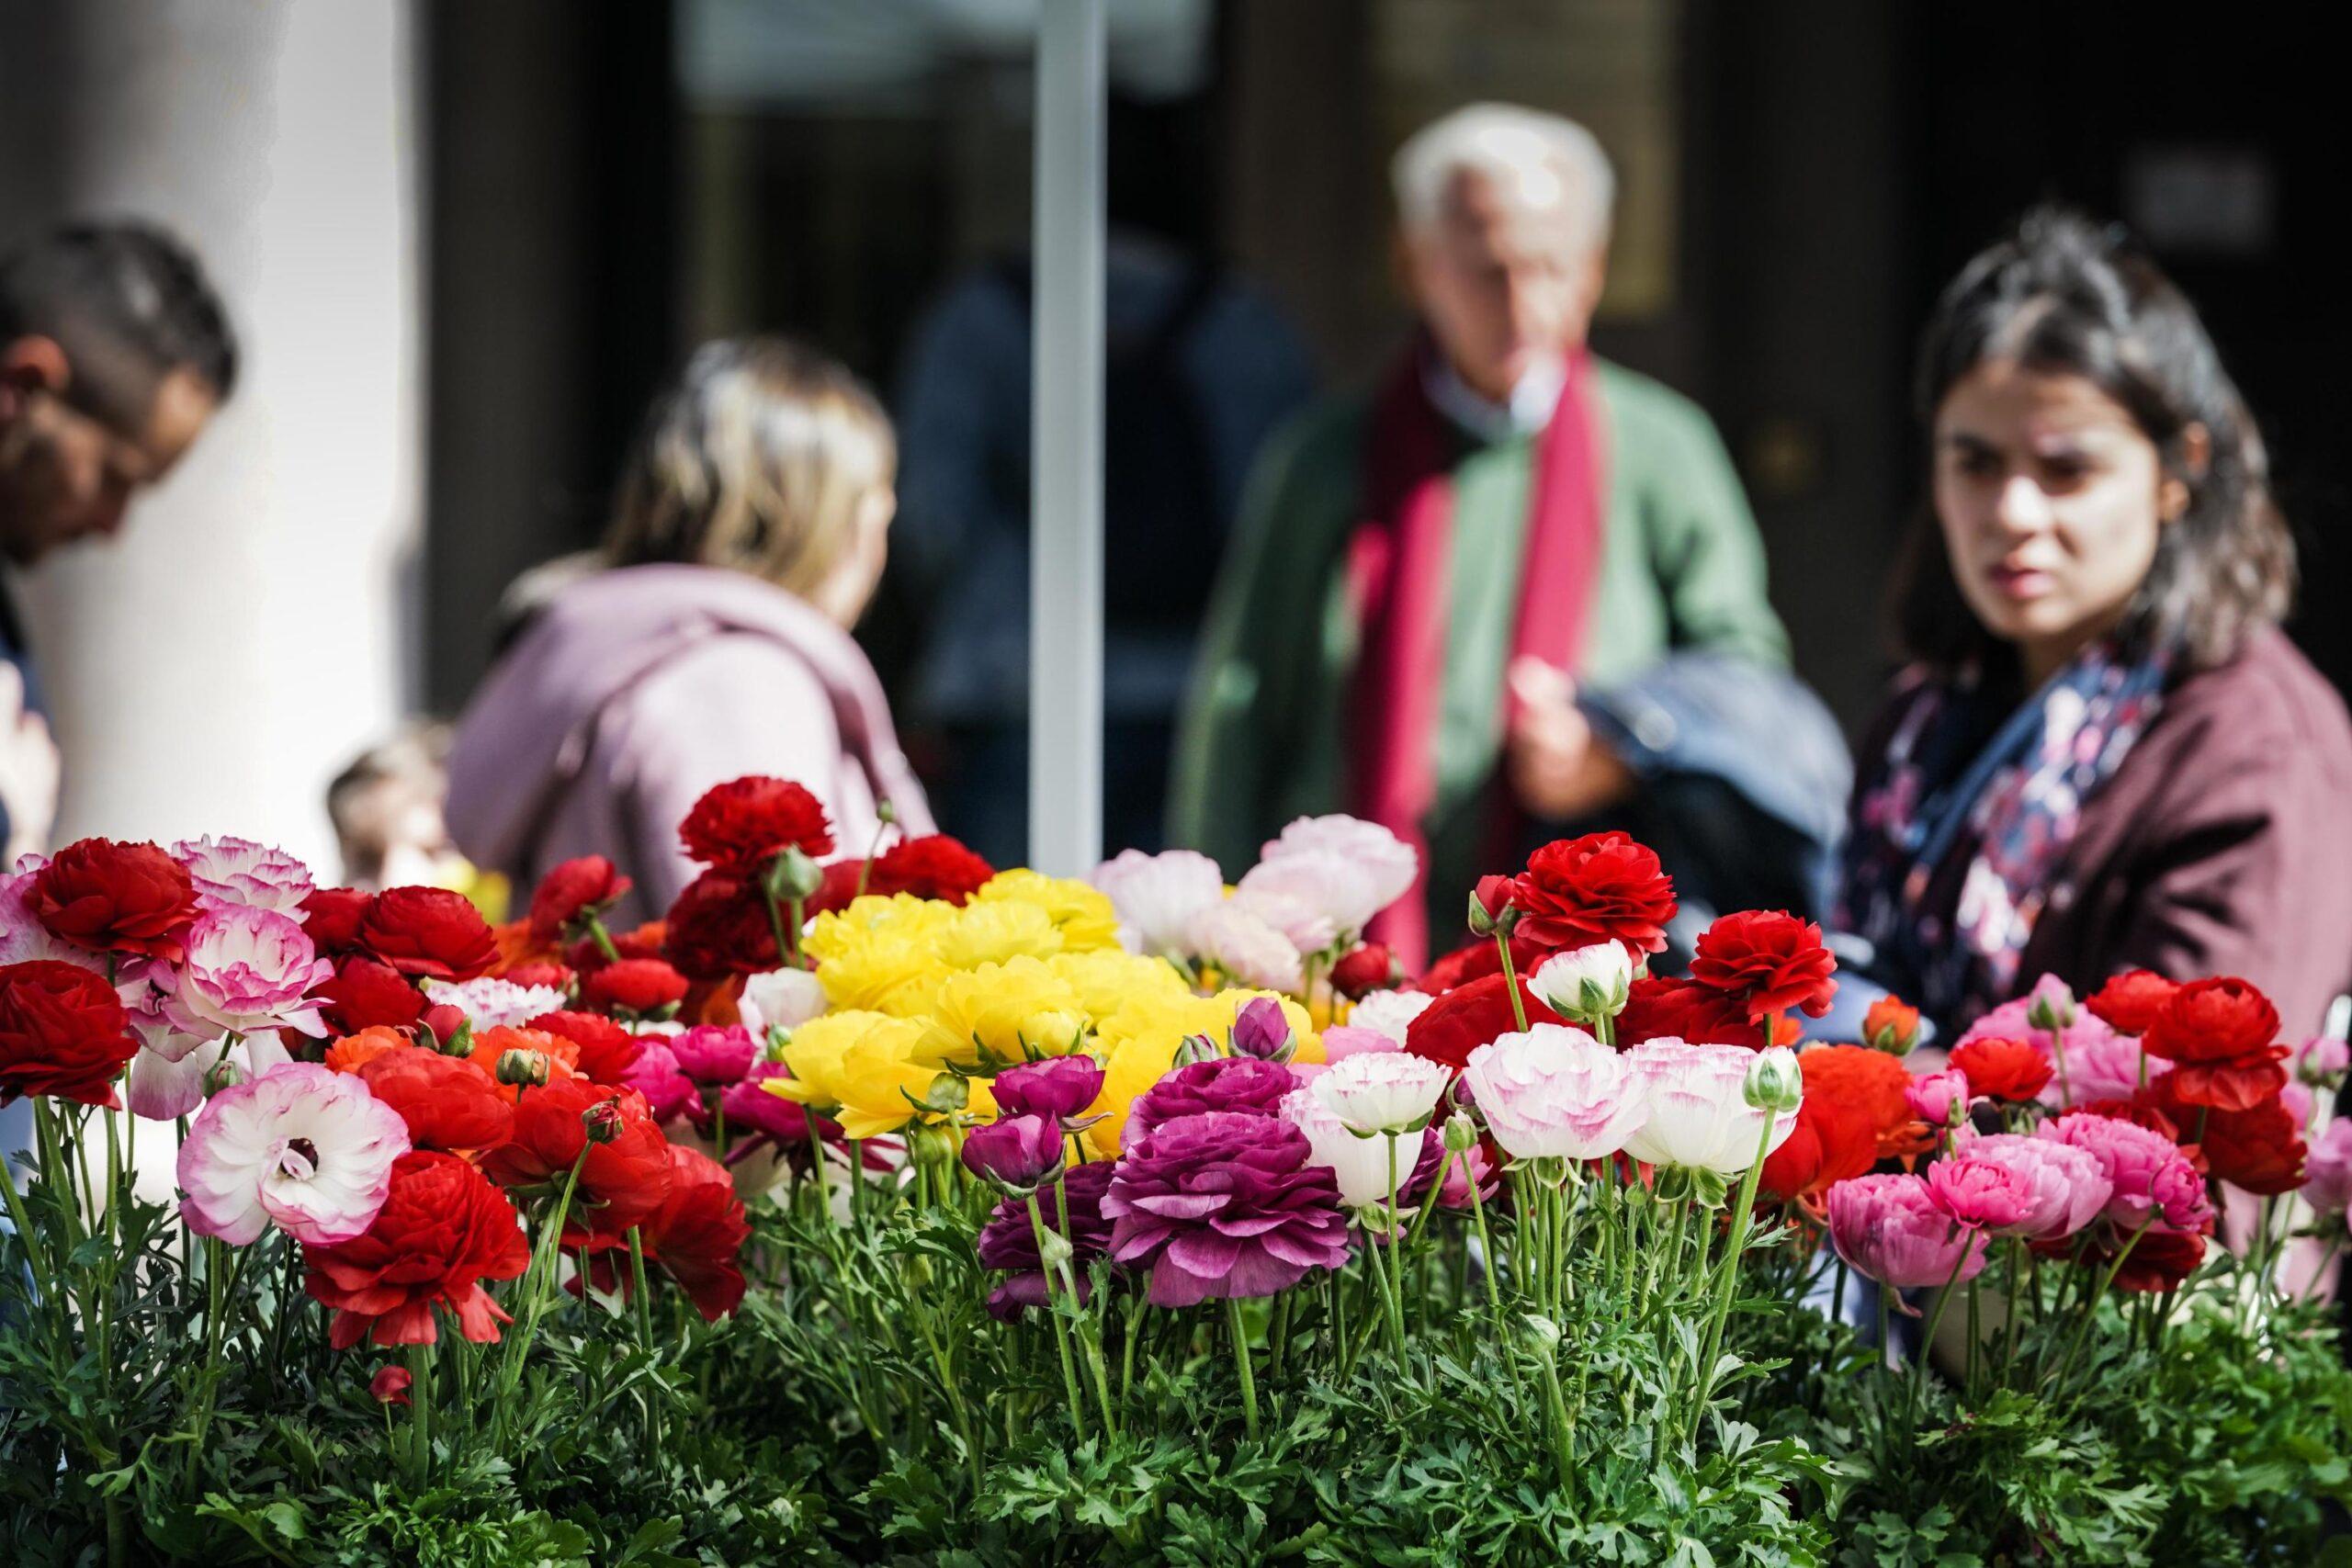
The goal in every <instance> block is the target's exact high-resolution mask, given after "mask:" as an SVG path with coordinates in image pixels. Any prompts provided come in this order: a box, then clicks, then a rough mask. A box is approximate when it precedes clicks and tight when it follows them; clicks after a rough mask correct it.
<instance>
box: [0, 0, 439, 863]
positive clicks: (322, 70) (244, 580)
mask: <svg viewBox="0 0 2352 1568" xmlns="http://www.w3.org/2000/svg"><path fill="white" fill-rule="evenodd" d="M37 13H45V14H40V15H37ZM412 15H413V13H412V10H411V7H410V5H409V4H408V0H337V3H335V4H320V3H318V0H299V3H298V0H234V3H231V4H223V3H221V0H74V4H73V5H72V6H59V7H54V8H52V7H47V6H26V7H21V8H20V7H7V8H5V9H0V106H5V107H0V243H6V241H7V240H8V239H12V238H15V237H17V236H19V235H21V234H23V233H25V232H27V231H30V230H32V229H33V228H35V227H36V226H38V225H40V224H42V223H45V222H47V221H49V220H53V219H56V218H59V217H62V216H68V215H85V214H87V215H103V214H130V215H137V216H141V217H148V218H153V219H155V220H160V221H162V222H164V223H165V224H167V225H169V226H170V227H171V228H173V229H175V230H176V231H178V232H179V233H180V234H181V236H182V237H183V238H185V239H186V240H187V241H188V242H189V243H190V244H192V245H193V246H194V247H195V249H196V250H197V251H198V253H199V254H201V255H202V257H203V259H204V262H205V265H206V266H207V268H208V270H209V272H210V273H211V275H212V276H213V278H214V280H215V282H216V283H217V285H218V286H219V288H220V290H221V293H222V295H223V296H224V298H225V299H226V301H227V303H228V306H229V310H230V313H231V315H232V319H233V321H234V323H235V326H236V329H237V333H238V337H239V340H240V344H241V346H242V349H243V365H242V367H241V369H240V379H239V384H238V386H237V389H236V393H235V396H234V397H233V399H232V400H231V402H230V403H229V405H228V406H227V408H226V409H224V410H223V411H222V412H221V414H220V417H219V418H218V419H217V420H215V421H214V423H213V427H212V429H211V430H210V431H209V433H208V434H206V435H205V437H204V439H203V440H202V441H201V442H199V443H198V445H197V446H196V447H195V449H194V450H193V451H192V452H191V453H190V454H189V455H188V457H187V460H186V462H185V463H184V464H183V465H182V466H181V468H180V469H179V470H178V471H177V472H176V473H175V474H174V475H173V476H172V478H171V479H170V480H169V481H168V482H167V483H166V484H165V485H164V487H163V489H162V490H160V491H157V492H155V493H154V494H153V496H151V497H149V498H148V499H146V500H144V501H143V502H139V503H137V504H136V505H135V506H134V508H133V510H132V512H131V514H130V525H129V526H128V528H127V529H126V530H125V531H124V533H123V535H122V536H120V537H119V539H117V540H116V541H114V542H113V543H111V544H106V545H98V546H96V547H87V546H85V547H77V548H74V549H72V550H70V551H67V552H64V553H62V554H61V555H60V556H58V557H57V558H53V559H52V560H51V561H50V562H47V563H45V564H44V565H43V566H42V567H41V568H40V570H38V571H36V572H34V573H33V574H31V575H30V576H29V577H28V578H25V579H23V580H21V581H19V582H18V583H17V592H18V593H19V596H20V599H21V601H22V603H23V604H24V606H25V609H26V612H27V618H28V621H29V622H30V623H31V630H32V636H33V639H34V644H35V647H36V649H38V651H39V655H40V660H41V664H42V669H43V673H44V676H45V678H46V680H47V682H48V686H49V691H50V694H51V703H52V705H53V708H54V714H53V722H54V723H55V725H56V728H57V731H58V735H59V739H60V741H61V744H62V747H63V749H64V751H65V767H66V786H65V800H64V804H63V808H62V819H61V821H60V822H59V825H58V836H59V839H60V840H61V841H62V840H70V839H73V838H75V837H79V836H82V835H85V834H90V833H104V834H107V835H109V836H112V837H118V838H142V839H155V840H161V841H164V842H168V841H170V840H174V839H176V838H182V837H187V836H189V835H193V834H197V833H200V832H208V831H209V832H226V833H238V834H243V835H244V836H247V837H250V838H256V839H264V840H272V841H275V842H277V843H280V844H282V845H284V846H285V847H286V848H288V849H289V850H291V851H293V852H296V853H298V854H300V855H302V856H303V857H304V858H306V859H308V860H310V861H311V863H313V864H314V865H316V866H317V867H318V868H319V869H320V871H321V873H322V876H332V875H334V873H335V870H336V864H335V859H334V840H333V836H332V834H331V832H330V831H329V829H328V824H327V819H326V815H325V810H324V803H323V799H324V788H325V785H326V783H327V781H328V780H329V779H330V778H332V777H333V776H334V773H336V772H337V771H339V770H340V769H341V767H342V766H343V765H344V763H345V762H346V761H348V760H349V759H350V757H351V756H352V755H353V754H354V753H355V752H356V751H357V750H359V749H360V748H361V747H363V746H364V745H366V744H368V743H369V742H371V741H373V740H375V739H379V738H380V737H381V736H382V735H383V734H384V733H385V732H386V731H387V730H388V729H389V728H390V727H391V726H392V725H393V724H394V723H395V722H396V720H397V718H398V716H399V715H400V713H401V706H402V699H403V694H404V693H405V691H406V690H408V689H410V688H411V686H412V684H413V683H412V682H411V681H410V680H409V678H408V677H409V672H410V671H409V664H410V658H409V656H408V654H407V653H406V652H405V651H404V650H405V649H407V648H408V647H409V646H410V644H411V643H412V642H413V638H411V637H409V636H408V635H407V627H408V623H409V619H410V615H409V609H408V607H407V606H406V605H405V604H404V603H403V599H404V587H405V583H406V581H407V580H408V578H409V576H410V573H411V561H412V557H413V554H414V552H415V549H416V547H417V540H418V521H417V505H418V503H417V496H418V484H417V469H418V451H419V439H418V429H419V421H418V409H417V396H416V388H417V375H416V339H417V312H418V269H417V256H416V251H417V234H416V207H417V204H416V193H415V181H416V168H417V159H416V157H415V155H414V141H415V121H414V118H413V110H412V105H411V96H412V95H411V84H412V81H413V65H412V40H413V28H412V25H411V18H412Z"/></svg>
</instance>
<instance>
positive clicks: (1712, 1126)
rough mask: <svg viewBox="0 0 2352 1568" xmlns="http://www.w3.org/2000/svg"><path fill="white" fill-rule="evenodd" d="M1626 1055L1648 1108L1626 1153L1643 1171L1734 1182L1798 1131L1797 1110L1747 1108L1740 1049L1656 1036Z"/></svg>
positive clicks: (1747, 1055)
mask: <svg viewBox="0 0 2352 1568" xmlns="http://www.w3.org/2000/svg"><path fill="white" fill-rule="evenodd" d="M1625 1057H1626V1060H1627V1062H1628V1063H1629V1064H1630V1065H1631V1066H1632V1067H1633V1069H1634V1072H1636V1073H1638V1074H1639V1075H1640V1076H1641V1078H1642V1084H1643V1089H1642V1094H1643V1098H1644V1099H1645V1100H1646V1101H1647V1102H1648V1105H1649V1118H1648V1120H1647V1121H1645V1122H1644V1123H1643V1124H1642V1127H1641V1130H1640V1131H1638V1132H1636V1133H1635V1134H1634V1135H1633V1136H1632V1137H1631V1138H1629V1139H1627V1140H1626V1143H1625V1148H1626V1151H1627V1152H1628V1153H1630V1154H1631V1155H1632V1156H1634V1158H1635V1159H1638V1160H1640V1161H1642V1162H1643V1163H1644V1164H1645V1165H1662V1166H1673V1167H1677V1168H1681V1169H1684V1170H1709V1171H1713V1172H1714V1173H1715V1174H1716V1175H1717V1176H1722V1177H1726V1178H1728V1177H1734V1176H1737V1175H1739V1174H1740V1173H1741V1172H1743V1171H1745V1170H1746V1169H1747V1168H1748V1167H1749V1166H1751V1165H1754V1164H1755V1163H1756V1162H1757V1161H1758V1159H1759V1158H1761V1157H1763V1156H1767V1155H1770V1153H1771V1152H1772V1151H1773V1150H1774V1149H1777V1148H1779V1147H1780V1146H1781V1145H1782V1144H1784V1143H1786V1142H1787V1141H1788V1137H1789V1134H1791V1133H1792V1132H1794V1131H1796V1124H1797V1113H1796V1108H1795V1107H1793V1106H1792V1107H1791V1108H1790V1109H1788V1110H1786V1111H1779V1112H1777V1113H1776V1112H1772V1111H1760V1110H1758V1109H1756V1108H1755V1107H1753V1106H1750V1105H1749V1104H1748V1103H1747V1074H1748V1069H1749V1068H1750V1067H1752V1066H1755V1065H1756V1060H1757V1054H1756V1053H1755V1052H1753V1051H1750V1050H1748V1049H1747V1047H1746V1046H1744V1045H1698V1044H1692V1043H1689V1042H1687V1041H1682V1040H1676V1039H1672V1038H1661V1039H1657V1040H1650V1041H1645V1042H1644V1043H1641V1044H1639V1045H1636V1046H1634V1048H1633V1049H1632V1050H1631V1051H1628V1052H1626V1053H1625ZM1484 1103H1485V1102H1484V1100H1483V1099H1482V1100H1481V1101H1480V1104H1481V1106H1482V1108H1483V1106H1484ZM1766 1122H1770V1123H1771V1132H1770V1135H1769V1136H1768V1135H1767V1134H1766V1132H1765V1123H1766Z"/></svg>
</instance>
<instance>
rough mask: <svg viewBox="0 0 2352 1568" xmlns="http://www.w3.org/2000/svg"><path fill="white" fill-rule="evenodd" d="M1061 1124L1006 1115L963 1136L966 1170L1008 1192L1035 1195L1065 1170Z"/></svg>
mask: <svg viewBox="0 0 2352 1568" xmlns="http://www.w3.org/2000/svg"><path fill="white" fill-rule="evenodd" d="M1063 1153H1064V1150H1063V1147H1062V1124H1061V1123H1060V1122H1057V1121H1055V1120H1054V1119H1053V1118H1052V1117H1050V1116H1007V1117H1004V1118H1001V1120H998V1121H995V1122H988V1123H987V1124H986V1125H984V1126H978V1127H975V1128H973V1129H972V1130H971V1131H969V1132H967V1133H966V1134H964V1147H963V1150H962V1156H963V1160H964V1168H965V1169H966V1170H968V1171H970V1172H971V1173H972V1174H973V1175H974V1176H977V1177H978V1178H979V1179H981V1180H983V1181H992V1182H994V1183H996V1184H997V1185H998V1186H999V1187H1001V1188H1003V1189H1004V1190H1006V1191H1008V1192H1022V1193H1026V1192H1034V1191H1035V1190H1037V1187H1038V1185H1039V1184H1040V1183H1041V1182H1046V1181H1050V1180H1052V1179H1053V1178H1054V1173H1055V1172H1056V1171H1057V1170H1059V1169H1061V1168H1062V1157H1063Z"/></svg>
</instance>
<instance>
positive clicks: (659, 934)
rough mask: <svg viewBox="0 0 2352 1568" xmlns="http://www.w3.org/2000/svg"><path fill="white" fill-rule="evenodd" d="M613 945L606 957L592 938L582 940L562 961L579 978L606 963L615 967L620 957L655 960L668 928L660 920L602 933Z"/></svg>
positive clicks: (570, 949)
mask: <svg viewBox="0 0 2352 1568" xmlns="http://www.w3.org/2000/svg"><path fill="white" fill-rule="evenodd" d="M668 935H669V931H668V928H667V927H665V926H664V925H663V924H662V922H661V921H660V920H648V921H646V922H645V924H643V925H641V926H639V927H638V928H637V929H636V930H635V931H606V932H605V937H606V938H607V939H608V940H609V941H610V942H612V944H613V956H612V957H610V958H606V957H605V950H604V949H603V948H601V947H598V946H597V945H596V941H595V939H594V937H585V936H583V937H582V938H581V939H580V940H579V941H578V942H573V943H572V944H571V946H570V947H568V948H566V949H565V950H564V953H563V961H564V962H565V963H566V964H570V965H571V967H572V969H573V970H574V971H576V972H577V973H578V974H579V975H580V976H581V977H582V979H585V978H586V977H587V976H591V975H594V973H595V972H596V971H597V970H599V969H602V968H603V967H604V966H605V964H618V963H619V962H620V961H621V960H622V959H624V958H659V957H661V956H662V944H663V943H664V942H666V941H667V940H668Z"/></svg>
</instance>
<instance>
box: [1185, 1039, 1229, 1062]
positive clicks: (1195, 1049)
mask: <svg viewBox="0 0 2352 1568" xmlns="http://www.w3.org/2000/svg"><path fill="white" fill-rule="evenodd" d="M1222 1055H1225V1053H1224V1052H1223V1051H1220V1050H1218V1049H1217V1043H1216V1041H1214V1040H1212V1039H1210V1038H1209V1037H1208V1036H1207V1035H1205V1034H1187V1035H1186V1036H1184V1038H1183V1039H1182V1040H1181V1041H1179V1042H1177V1044H1176V1066H1180V1067H1189V1066H1192V1065H1193V1063H1195V1062H1214V1061H1216V1059H1217V1058H1218V1057H1220V1056H1222Z"/></svg>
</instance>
